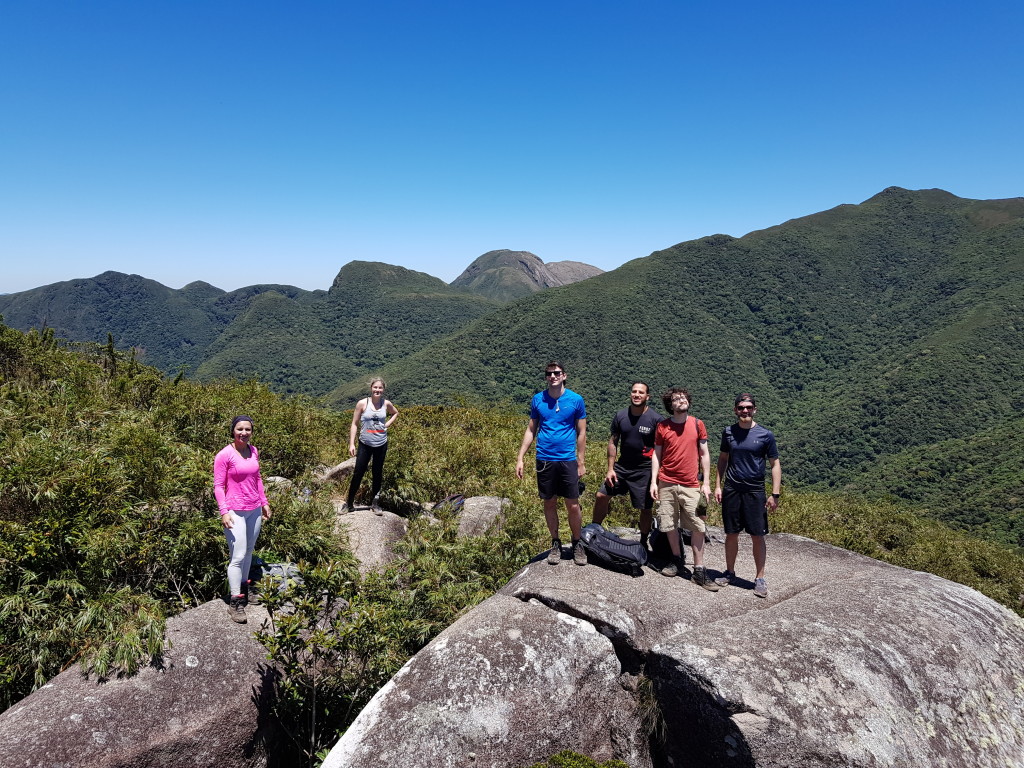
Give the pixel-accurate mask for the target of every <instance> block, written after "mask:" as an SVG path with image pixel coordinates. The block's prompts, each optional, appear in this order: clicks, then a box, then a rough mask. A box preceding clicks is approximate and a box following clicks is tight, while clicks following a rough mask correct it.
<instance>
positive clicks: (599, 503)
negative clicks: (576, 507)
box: [594, 493, 611, 525]
mask: <svg viewBox="0 0 1024 768" xmlns="http://www.w3.org/2000/svg"><path fill="white" fill-rule="evenodd" d="M610 503H611V499H610V498H609V497H608V496H605V495H604V494H603V493H598V494H597V498H595V499H594V522H595V523H597V524H598V525H600V524H601V523H603V522H604V519H605V518H606V517H608V505H609V504H610Z"/></svg>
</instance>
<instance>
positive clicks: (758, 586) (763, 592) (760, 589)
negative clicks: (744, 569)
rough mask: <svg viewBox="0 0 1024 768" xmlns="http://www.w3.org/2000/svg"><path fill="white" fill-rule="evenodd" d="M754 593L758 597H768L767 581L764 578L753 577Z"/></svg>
mask: <svg viewBox="0 0 1024 768" xmlns="http://www.w3.org/2000/svg"><path fill="white" fill-rule="evenodd" d="M754 594H755V595H757V596H758V597H768V582H767V581H765V580H764V579H754Z"/></svg>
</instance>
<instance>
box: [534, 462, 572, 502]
mask: <svg viewBox="0 0 1024 768" xmlns="http://www.w3.org/2000/svg"><path fill="white" fill-rule="evenodd" d="M537 493H539V494H540V497H541V498H542V499H553V498H555V497H556V496H560V497H561V498H563V499H578V498H579V497H580V472H579V464H577V463H576V459H573V460H572V461H544V460H543V459H537Z"/></svg>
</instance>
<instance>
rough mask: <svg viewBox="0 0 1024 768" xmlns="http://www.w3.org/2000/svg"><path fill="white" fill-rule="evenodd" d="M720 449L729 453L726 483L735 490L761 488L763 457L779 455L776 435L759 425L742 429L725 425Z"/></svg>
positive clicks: (775, 457)
mask: <svg viewBox="0 0 1024 768" xmlns="http://www.w3.org/2000/svg"><path fill="white" fill-rule="evenodd" d="M719 450H721V452H722V453H728V454H729V468H728V469H727V470H726V472H725V486H726V487H727V488H734V489H736V490H737V491H754V490H762V491H763V490H764V471H765V459H777V458H779V449H778V447H777V446H776V445H775V435H773V434H772V433H771V432H770V431H768V430H767V429H765V428H764V427H762V426H761V425H760V424H755V425H754V426H753V427H751V428H750V429H743V428H742V427H740V425H739V424H733V425H732V426H731V427H726V428H725V430H724V431H723V432H722V445H721V448H720V449H719Z"/></svg>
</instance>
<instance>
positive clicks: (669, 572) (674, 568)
mask: <svg viewBox="0 0 1024 768" xmlns="http://www.w3.org/2000/svg"><path fill="white" fill-rule="evenodd" d="M678 559H679V558H675V557H674V558H672V559H671V560H669V561H668V565H666V566H665V567H664V568H662V569H661V575H662V576H676V575H678V574H679V566H678V565H677V561H678Z"/></svg>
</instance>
